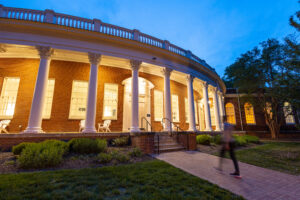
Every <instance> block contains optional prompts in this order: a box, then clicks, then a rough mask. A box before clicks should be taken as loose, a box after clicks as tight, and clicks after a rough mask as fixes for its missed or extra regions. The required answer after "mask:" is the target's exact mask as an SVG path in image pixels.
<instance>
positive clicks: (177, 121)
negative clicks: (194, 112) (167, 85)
mask: <svg viewBox="0 0 300 200" xmlns="http://www.w3.org/2000/svg"><path fill="white" fill-rule="evenodd" d="M172 96H177V111H178V119H177V120H176V121H173V100H172ZM171 102H172V122H175V123H179V122H180V113H179V96H178V95H177V94H172V95H171Z"/></svg>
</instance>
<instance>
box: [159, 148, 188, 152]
mask: <svg viewBox="0 0 300 200" xmlns="http://www.w3.org/2000/svg"><path fill="white" fill-rule="evenodd" d="M156 150H157V149H156ZM182 150H184V148H183V147H169V148H162V149H161V148H159V153H164V152H172V151H182Z"/></svg>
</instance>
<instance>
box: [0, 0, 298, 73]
mask: <svg viewBox="0 0 300 200" xmlns="http://www.w3.org/2000/svg"><path fill="white" fill-rule="evenodd" d="M0 4H2V5H4V6H12V7H22V8H31V9H40V10H44V9H53V10H54V11H55V12H60V13H65V14H71V15H75V16H81V17H86V18H91V19H93V18H98V19H100V20H102V21H104V22H107V23H112V24H115V25H119V26H122V27H126V28H130V29H139V30H140V31H141V32H144V33H147V34H150V35H152V36H155V37H158V38H160V39H167V40H169V41H170V42H171V43H173V44H176V45H178V46H180V47H182V48H184V49H188V50H191V51H192V52H193V53H194V54H196V55H197V56H199V57H200V58H202V59H204V60H206V62H207V63H208V64H209V65H211V66H212V67H214V68H215V69H216V71H217V72H218V74H219V75H220V76H223V74H224V69H225V68H226V66H228V65H230V64H231V63H233V62H234V61H235V59H236V58H237V57H238V56H239V55H240V54H241V53H244V52H246V51H247V50H250V49H252V48H253V47H254V46H256V45H258V43H259V42H261V41H264V40H266V39H268V38H278V39H281V38H282V37H284V36H286V35H287V34H290V33H294V32H295V30H294V29H293V28H292V27H290V26H289V22H288V19H289V17H290V16H291V15H293V14H294V13H295V12H296V11H297V10H299V7H300V6H299V4H298V3H297V0H251V1H249V0H85V1H83V0H47V1H42V0H26V1H25V0H15V1H12V0H7V1H5V0H0Z"/></svg>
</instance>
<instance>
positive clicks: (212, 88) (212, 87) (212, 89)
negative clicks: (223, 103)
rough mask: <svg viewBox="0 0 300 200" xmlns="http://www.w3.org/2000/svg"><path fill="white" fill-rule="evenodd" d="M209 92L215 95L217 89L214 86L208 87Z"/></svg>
mask: <svg viewBox="0 0 300 200" xmlns="http://www.w3.org/2000/svg"><path fill="white" fill-rule="evenodd" d="M210 90H211V91H213V92H214V93H217V92H218V89H217V88H216V87H214V86H211V87H210Z"/></svg>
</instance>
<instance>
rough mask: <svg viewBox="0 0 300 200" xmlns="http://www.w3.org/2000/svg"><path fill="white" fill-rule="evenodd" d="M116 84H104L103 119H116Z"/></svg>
mask: <svg viewBox="0 0 300 200" xmlns="http://www.w3.org/2000/svg"><path fill="white" fill-rule="evenodd" d="M117 110H118V84H111V83H105V84H104V100H103V119H117V118H118V117H117Z"/></svg>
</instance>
